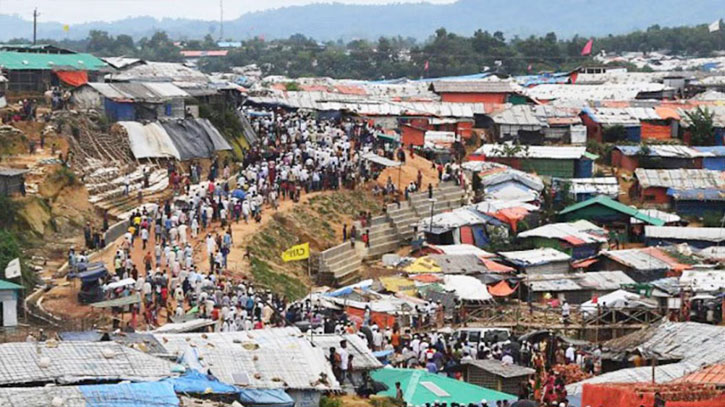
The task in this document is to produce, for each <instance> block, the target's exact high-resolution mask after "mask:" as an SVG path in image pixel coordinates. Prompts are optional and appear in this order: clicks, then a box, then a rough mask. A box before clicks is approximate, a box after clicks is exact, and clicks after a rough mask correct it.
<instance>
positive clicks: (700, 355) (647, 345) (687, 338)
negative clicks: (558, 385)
mask: <svg viewBox="0 0 725 407" xmlns="http://www.w3.org/2000/svg"><path fill="white" fill-rule="evenodd" d="M724 340H725V327H722V326H714V325H706V324H699V323H696V322H663V323H660V324H657V325H654V326H652V327H650V328H647V329H645V330H644V331H638V332H634V333H632V334H629V335H626V336H623V337H621V338H617V339H613V340H611V341H609V342H606V343H605V344H604V346H605V347H608V348H610V349H611V350H612V351H613V352H614V353H615V354H623V353H624V352H634V351H638V352H640V353H642V354H643V356H644V357H645V359H647V360H652V359H656V360H657V361H658V363H657V365H656V366H655V367H652V366H643V367H634V368H628V369H621V370H617V371H614V372H610V373H605V374H602V375H599V376H595V377H593V378H591V379H587V380H584V381H581V382H578V383H574V384H571V385H569V386H567V391H568V393H569V395H573V396H577V395H580V394H581V393H582V390H583V385H585V384H600V383H639V382H652V380H653V377H654V380H655V381H656V382H657V383H667V382H671V381H674V380H677V379H679V378H681V377H684V376H687V375H689V374H691V373H694V372H696V371H698V370H699V369H700V368H701V367H702V366H704V365H711V364H714V363H722V362H725V349H723V347H722V342H723V341H724ZM667 362H674V363H667ZM647 365H649V363H647Z"/></svg>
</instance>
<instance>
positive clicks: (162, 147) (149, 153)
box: [118, 122, 181, 160]
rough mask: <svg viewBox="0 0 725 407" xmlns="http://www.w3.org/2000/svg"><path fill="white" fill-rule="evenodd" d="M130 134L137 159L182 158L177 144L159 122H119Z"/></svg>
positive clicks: (130, 141)
mask: <svg viewBox="0 0 725 407" xmlns="http://www.w3.org/2000/svg"><path fill="white" fill-rule="evenodd" d="M118 124H119V125H121V126H123V128H124V129H125V130H126V134H128V141H129V143H130V144H131V152H132V153H133V155H134V157H136V158H137V159H143V158H166V157H173V158H176V159H177V160H179V159H181V155H180V154H179V151H178V150H177V149H176V145H174V143H173V142H172V141H171V137H169V134H168V133H166V130H165V129H164V128H163V127H162V126H161V125H160V124H159V123H148V124H145V125H144V124H141V123H139V122H118Z"/></svg>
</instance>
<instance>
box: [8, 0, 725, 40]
mask: <svg viewBox="0 0 725 407" xmlns="http://www.w3.org/2000/svg"><path fill="white" fill-rule="evenodd" d="M723 15H725V7H724V6H723V0H656V1H654V0H606V1H598V0H549V1H544V0H459V1H458V2H456V3H452V4H437V5H434V4H429V3H418V4H388V5H369V6H366V5H344V4H313V5H307V6H294V7H285V8H280V9H275V10H268V11H261V12H255V13H249V14H245V15H242V16H241V17H240V18H238V19H236V20H232V21H227V22H226V23H225V25H224V34H225V35H224V36H225V37H226V38H231V39H234V40H243V39H247V38H250V37H254V36H259V35H261V36H264V37H265V38H267V39H273V38H286V37H289V36H290V35H292V34H297V33H300V34H304V35H306V36H308V37H312V38H314V39H317V40H320V41H326V40H337V39H344V40H350V39H354V38H367V39H375V38H377V37H379V36H383V35H384V36H397V35H400V36H403V37H414V38H417V39H419V40H423V39H426V38H427V37H429V36H430V35H431V34H432V33H433V32H434V31H435V30H436V29H437V28H440V27H445V28H446V29H447V30H448V31H451V32H456V33H460V34H466V35H470V34H471V33H473V31H475V30H477V29H479V28H480V29H484V30H488V31H491V32H493V31H503V32H504V33H505V34H506V36H507V38H511V37H513V36H514V35H518V36H522V37H524V36H528V35H532V34H544V33H547V32H551V31H553V32H556V34H557V35H558V36H559V37H571V36H573V35H575V34H579V35H582V36H601V35H606V34H622V33H626V32H630V31H634V30H638V29H645V28H647V27H649V26H651V25H654V24H659V25H661V26H681V25H695V24H703V23H710V22H712V21H714V20H715V19H717V18H718V17H720V16H723ZM92 29H98V30H104V31H108V32H109V33H111V34H113V35H118V34H129V35H132V36H133V37H136V38H139V37H143V36H149V35H150V34H152V33H153V32H154V31H157V30H163V31H166V32H167V33H169V35H170V36H171V37H172V38H176V39H184V38H201V37H203V36H204V35H206V34H209V33H211V34H212V35H214V36H216V35H218V29H219V27H218V22H213V21H199V20H189V19H155V18H152V17H139V18H131V19H124V20H119V21H115V22H111V23H101V22H99V23H86V24H80V25H74V26H73V27H71V32H70V33H64V32H63V30H62V25H61V24H60V23H42V24H40V25H39V29H38V36H39V37H40V38H56V39H62V38H66V37H67V38H70V39H80V38H84V37H86V36H87V34H88V31H89V30H92ZM31 35H32V24H31V23H30V22H29V21H26V20H23V19H21V18H19V17H17V16H7V15H0V41H6V40H8V39H11V38H17V37H25V38H29V37H30V36H31Z"/></svg>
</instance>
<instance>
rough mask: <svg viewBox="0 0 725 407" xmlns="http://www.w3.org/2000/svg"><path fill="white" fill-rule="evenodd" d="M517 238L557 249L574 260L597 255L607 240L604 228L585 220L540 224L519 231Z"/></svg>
mask: <svg viewBox="0 0 725 407" xmlns="http://www.w3.org/2000/svg"><path fill="white" fill-rule="evenodd" d="M518 238H519V239H527V240H530V241H532V242H533V243H534V246H535V247H550V248H553V249H556V250H559V251H561V252H564V253H566V254H568V255H569V256H571V257H572V258H573V259H575V260H578V259H586V258H588V257H592V256H595V255H597V254H598V253H599V250H600V249H601V248H602V246H603V245H605V244H606V243H607V241H608V239H607V231H606V230H604V229H602V228H600V227H598V226H597V225H595V224H593V223H591V222H589V221H586V220H578V221H575V222H571V223H552V224H548V225H544V226H540V227H538V228H535V229H530V230H527V231H526V232H523V233H519V235H518Z"/></svg>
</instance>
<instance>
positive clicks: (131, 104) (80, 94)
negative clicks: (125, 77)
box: [71, 82, 190, 121]
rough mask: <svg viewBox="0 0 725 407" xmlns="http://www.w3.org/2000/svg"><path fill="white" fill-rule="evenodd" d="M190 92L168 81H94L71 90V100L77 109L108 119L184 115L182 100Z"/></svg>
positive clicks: (181, 116) (159, 117)
mask: <svg viewBox="0 0 725 407" xmlns="http://www.w3.org/2000/svg"><path fill="white" fill-rule="evenodd" d="M189 97H190V95H189V94H188V93H186V92H185V91H183V90H181V89H179V88H178V87H176V86H174V85H173V84H171V83H163V82H134V83H96V82H91V83H87V84H85V85H83V86H80V87H78V88H76V89H75V90H74V91H73V96H72V99H71V100H72V102H73V104H74V105H75V106H76V108H78V109H81V110H88V109H94V110H98V111H101V112H103V113H105V114H106V116H108V118H109V119H110V120H112V121H122V120H125V121H133V120H158V119H163V118H176V119H181V118H184V116H185V114H186V110H185V108H184V106H185V105H184V99H186V98H189Z"/></svg>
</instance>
